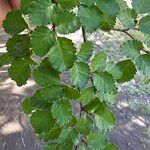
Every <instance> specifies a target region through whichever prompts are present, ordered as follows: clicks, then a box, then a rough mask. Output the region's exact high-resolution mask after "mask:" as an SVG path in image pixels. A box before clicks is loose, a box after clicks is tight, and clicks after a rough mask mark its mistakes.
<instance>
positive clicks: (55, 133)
mask: <svg viewBox="0 0 150 150" xmlns="http://www.w3.org/2000/svg"><path fill="white" fill-rule="evenodd" d="M60 133H61V128H60V127H59V126H58V125H57V126H54V127H53V128H52V129H51V130H50V131H49V132H46V133H43V134H40V135H39V137H40V139H42V140H44V141H45V142H48V141H50V140H55V139H57V138H58V137H59V135H60Z"/></svg>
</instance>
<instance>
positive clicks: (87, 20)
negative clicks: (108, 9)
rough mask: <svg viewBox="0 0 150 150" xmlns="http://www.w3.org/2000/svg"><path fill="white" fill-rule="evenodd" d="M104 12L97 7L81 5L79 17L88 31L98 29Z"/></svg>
mask: <svg viewBox="0 0 150 150" xmlns="http://www.w3.org/2000/svg"><path fill="white" fill-rule="evenodd" d="M101 16H102V12H101V11H100V10H99V9H98V8H97V7H96V6H93V7H86V6H80V7H79V12H78V17H79V19H80V22H81V25H82V26H83V27H84V28H85V30H86V31H87V32H90V33H91V32H94V31H96V30H97V29H98V28H99V26H100V23H101V20H102V18H101Z"/></svg>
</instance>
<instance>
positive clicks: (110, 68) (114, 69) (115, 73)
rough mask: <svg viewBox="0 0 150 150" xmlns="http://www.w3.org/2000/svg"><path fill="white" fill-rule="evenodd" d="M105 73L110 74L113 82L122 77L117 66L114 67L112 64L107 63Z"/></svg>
mask: <svg viewBox="0 0 150 150" xmlns="http://www.w3.org/2000/svg"><path fill="white" fill-rule="evenodd" d="M105 71H107V72H108V73H110V74H111V75H112V76H113V78H114V79H115V80H117V79H120V78H121V77H122V72H121V70H120V68H119V67H118V66H116V64H115V63H113V62H107V64H106V67H105Z"/></svg>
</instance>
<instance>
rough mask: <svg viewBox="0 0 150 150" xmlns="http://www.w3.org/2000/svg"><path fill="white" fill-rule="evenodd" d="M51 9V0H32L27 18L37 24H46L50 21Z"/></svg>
mask: <svg viewBox="0 0 150 150" xmlns="http://www.w3.org/2000/svg"><path fill="white" fill-rule="evenodd" d="M52 10H53V5H52V2H51V0H42V1H41V0H32V3H31V5H30V8H29V18H30V20H31V22H32V23H33V24H35V25H37V26H46V25H48V24H50V23H51V15H52Z"/></svg>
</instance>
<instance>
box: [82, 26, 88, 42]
mask: <svg viewBox="0 0 150 150" xmlns="http://www.w3.org/2000/svg"><path fill="white" fill-rule="evenodd" d="M82 36H83V42H86V41H87V38H86V32H85V29H84V27H83V26H82Z"/></svg>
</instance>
